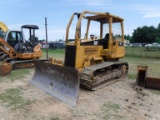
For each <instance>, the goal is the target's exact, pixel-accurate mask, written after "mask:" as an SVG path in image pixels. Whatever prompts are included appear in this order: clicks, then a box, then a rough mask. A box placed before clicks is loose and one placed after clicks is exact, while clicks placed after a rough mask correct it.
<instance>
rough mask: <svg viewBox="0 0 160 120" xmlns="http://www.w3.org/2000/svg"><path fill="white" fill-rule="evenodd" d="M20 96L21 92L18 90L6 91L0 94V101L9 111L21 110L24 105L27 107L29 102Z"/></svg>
mask: <svg viewBox="0 0 160 120" xmlns="http://www.w3.org/2000/svg"><path fill="white" fill-rule="evenodd" d="M21 94H22V92H21V91H20V89H18V88H11V89H7V90H6V91H5V92H3V93H1V94H0V101H1V102H3V103H5V105H6V106H8V107H10V108H11V109H16V108H23V107H24V106H25V105H29V104H30V103H31V101H30V100H27V99H24V98H23V97H22V96H21Z"/></svg>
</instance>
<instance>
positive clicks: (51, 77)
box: [30, 61, 79, 107]
mask: <svg viewBox="0 0 160 120" xmlns="http://www.w3.org/2000/svg"><path fill="white" fill-rule="evenodd" d="M34 64H35V73H34V76H33V78H32V80H31V81H30V83H31V84H32V85H34V86H35V87H37V88H39V89H42V90H44V91H45V92H47V93H49V94H50V95H52V96H54V97H56V98H58V99H60V100H61V101H63V102H65V103H67V104H69V105H70V106H73V107H74V106H76V102H77V99H78V93H79V74H78V71H77V70H76V69H74V68H69V67H62V66H57V65H54V64H51V63H45V62H42V61H35V62H34Z"/></svg>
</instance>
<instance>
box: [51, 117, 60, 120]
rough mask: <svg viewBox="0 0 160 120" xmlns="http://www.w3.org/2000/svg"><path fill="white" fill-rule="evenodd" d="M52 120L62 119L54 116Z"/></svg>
mask: <svg viewBox="0 0 160 120" xmlns="http://www.w3.org/2000/svg"><path fill="white" fill-rule="evenodd" d="M50 120H60V119H59V118H58V117H52V118H51V119H50Z"/></svg>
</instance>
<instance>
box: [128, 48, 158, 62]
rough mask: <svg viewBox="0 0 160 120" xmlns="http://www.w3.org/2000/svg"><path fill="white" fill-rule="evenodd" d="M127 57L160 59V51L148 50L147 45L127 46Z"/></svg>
mask: <svg viewBox="0 0 160 120" xmlns="http://www.w3.org/2000/svg"><path fill="white" fill-rule="evenodd" d="M125 51H126V54H125V56H127V57H143V58H156V59H160V51H147V50H146V48H145V47H125Z"/></svg>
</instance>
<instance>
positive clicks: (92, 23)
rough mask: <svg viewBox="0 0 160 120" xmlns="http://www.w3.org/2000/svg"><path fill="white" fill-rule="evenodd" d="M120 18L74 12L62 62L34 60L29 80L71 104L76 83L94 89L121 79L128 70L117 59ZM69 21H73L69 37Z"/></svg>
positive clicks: (120, 43) (119, 55)
mask: <svg viewBox="0 0 160 120" xmlns="http://www.w3.org/2000/svg"><path fill="white" fill-rule="evenodd" d="M75 20H77V21H76V22H75ZM123 21H124V20H123V18H121V17H118V16H115V15H112V14H110V13H108V12H91V11H83V12H82V13H74V14H73V15H72V16H71V18H70V21H69V23H68V25H67V29H66V46H65V58H64V62H63V63H62V61H60V60H55V59H50V62H42V61H35V66H36V67H35V68H36V71H35V74H34V76H33V78H32V80H31V81H30V83H31V84H33V85H34V86H36V87H38V88H40V89H42V90H44V91H46V92H47V93H49V94H51V95H52V96H54V97H57V98H58V99H60V100H62V101H64V102H66V103H68V104H69V105H71V106H75V105H76V101H77V98H78V91H79V86H80V85H81V86H83V87H85V88H87V89H89V90H94V89H96V88H97V87H98V86H100V85H104V84H105V85H107V84H111V83H113V82H116V81H119V80H122V79H123V78H124V77H125V76H126V74H127V72H128V63H127V62H122V61H118V60H119V58H123V57H124V55H125V48H124V25H123ZM72 23H76V26H74V27H75V35H74V38H73V39H71V38H69V37H70V36H72V34H74V33H72V31H71V30H70V29H71V28H73V27H71V26H72ZM83 23H84V24H85V23H86V24H85V25H83Z"/></svg>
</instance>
